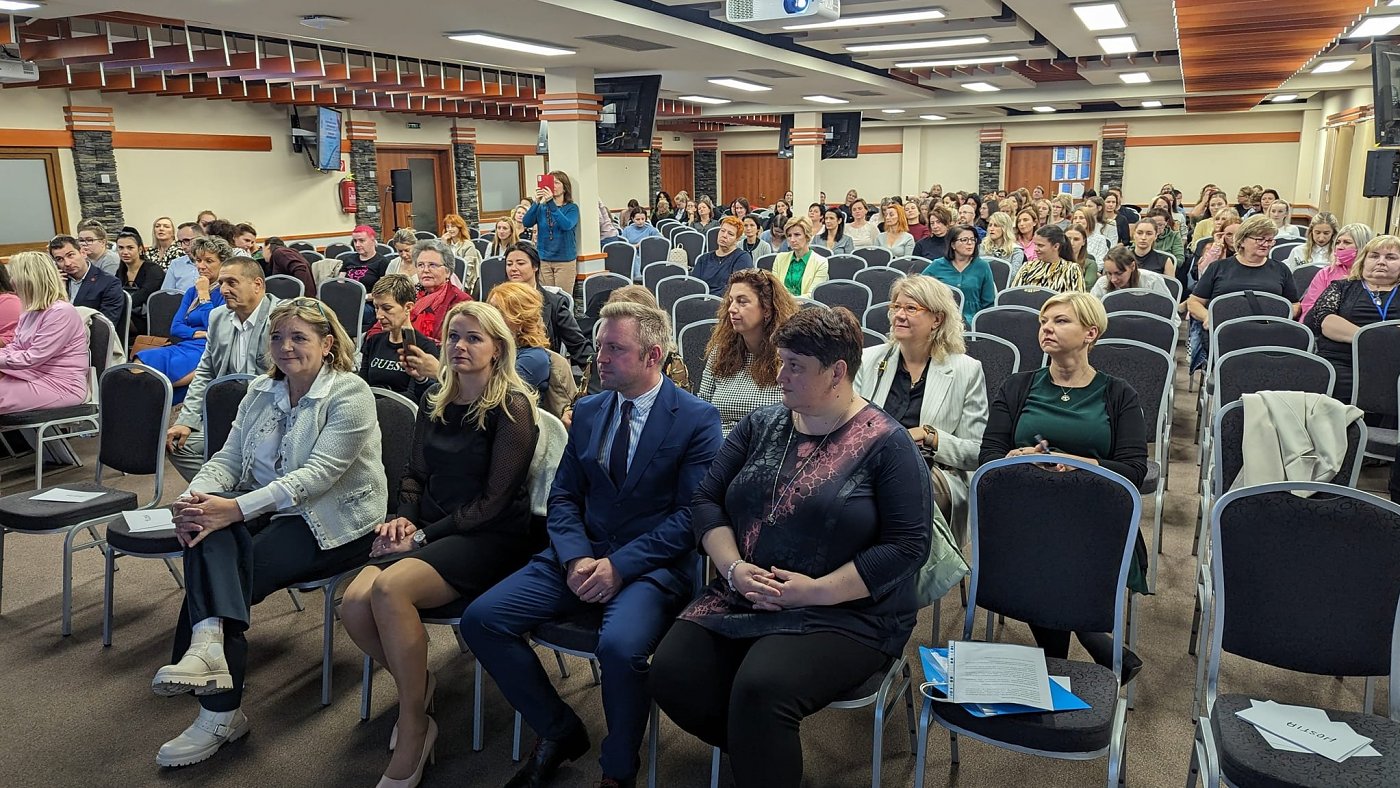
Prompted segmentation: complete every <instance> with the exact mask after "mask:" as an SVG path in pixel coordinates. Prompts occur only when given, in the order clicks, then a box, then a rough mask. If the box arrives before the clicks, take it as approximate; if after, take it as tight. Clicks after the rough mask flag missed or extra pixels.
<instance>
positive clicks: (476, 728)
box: [472, 662, 485, 752]
mask: <svg viewBox="0 0 1400 788" xmlns="http://www.w3.org/2000/svg"><path fill="white" fill-rule="evenodd" d="M474 672H475V674H476V675H475V676H474V677H473V679H472V682H473V693H472V695H473V697H472V752H481V674H482V673H484V672H485V671H483V670H482V669H481V663H480V662H477V663H476V664H475V671H474Z"/></svg>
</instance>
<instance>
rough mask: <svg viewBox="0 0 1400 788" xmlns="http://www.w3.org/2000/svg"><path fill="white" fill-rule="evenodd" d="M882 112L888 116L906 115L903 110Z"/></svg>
mask: <svg viewBox="0 0 1400 788" xmlns="http://www.w3.org/2000/svg"><path fill="white" fill-rule="evenodd" d="M880 111H881V112H883V113H885V114H886V115H903V114H904V110H902V109H882V110H880Z"/></svg>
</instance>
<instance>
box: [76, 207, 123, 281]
mask: <svg viewBox="0 0 1400 788" xmlns="http://www.w3.org/2000/svg"><path fill="white" fill-rule="evenodd" d="M78 246H79V251H81V252H82V253H83V256H84V257H86V258H87V263H88V265H90V266H92V267H93V268H99V269H101V270H103V271H106V272H107V273H109V274H111V275H112V276H116V275H117V269H118V268H120V267H121V261H120V260H119V259H117V253H116V252H114V251H112V250H111V249H108V248H107V228H105V227H103V226H102V222H99V221H98V220H96V219H86V220H84V221H83V223H82V224H80V225H78Z"/></svg>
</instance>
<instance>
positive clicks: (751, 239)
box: [739, 214, 773, 263]
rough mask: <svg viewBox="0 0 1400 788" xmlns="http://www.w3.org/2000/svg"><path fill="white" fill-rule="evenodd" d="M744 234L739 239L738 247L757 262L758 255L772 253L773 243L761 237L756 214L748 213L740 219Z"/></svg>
mask: <svg viewBox="0 0 1400 788" xmlns="http://www.w3.org/2000/svg"><path fill="white" fill-rule="evenodd" d="M741 221H742V224H743V228H744V236H743V238H741V239H740V240H739V248H741V249H743V250H744V251H745V252H748V253H749V257H751V258H753V260H754V262H755V263H757V262H758V259H759V258H760V257H763V256H765V255H770V254H773V245H772V244H771V243H769V242H768V241H765V240H764V239H763V233H762V232H761V231H760V220H759V218H758V217H757V216H754V215H753V214H749V215H747V216H745V217H744V218H743V219H742V220H741Z"/></svg>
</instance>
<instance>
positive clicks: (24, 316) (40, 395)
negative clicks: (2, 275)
mask: <svg viewBox="0 0 1400 788" xmlns="http://www.w3.org/2000/svg"><path fill="white" fill-rule="evenodd" d="M8 270H9V273H10V277H11V279H13V280H14V286H15V295H17V296H19V302H20V307H21V309H23V310H24V311H22V312H21V313H20V316H19V323H18V324H17V325H16V327H15V335H14V338H13V339H11V340H10V341H9V342H8V343H6V344H5V346H4V347H0V413H20V412H23V411H27V410H34V409H36V408H63V407H68V406H70V405H80V404H82V403H83V401H84V400H86V399H87V394H88V391H87V382H88V380H87V371H88V344H87V329H86V328H85V327H84V325H83V318H82V316H81V315H79V314H78V311H77V310H76V309H74V308H73V305H72V304H70V303H68V300H67V293H65V292H64V288H63V282H61V281H60V280H59V278H58V269H57V268H55V267H54V264H53V258H52V257H49V256H48V255H46V254H44V253H43V252H20V253H19V254H16V255H15V256H14V257H11V258H10V264H9V266H8Z"/></svg>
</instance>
